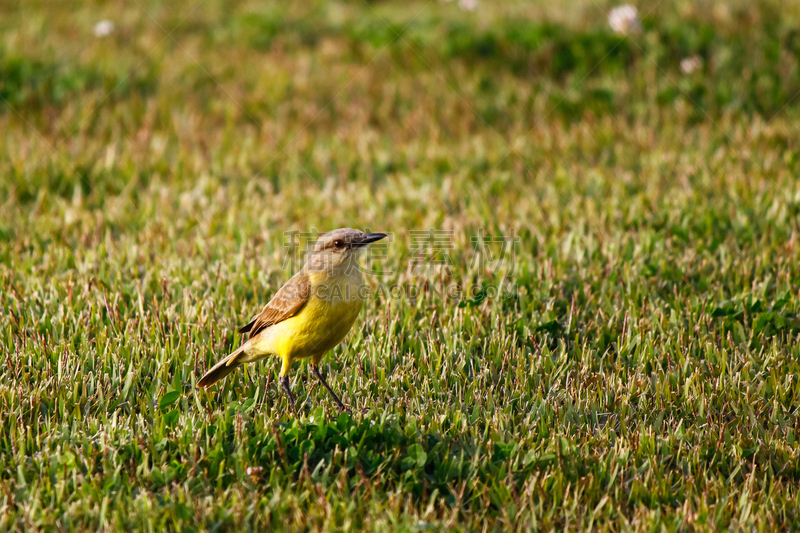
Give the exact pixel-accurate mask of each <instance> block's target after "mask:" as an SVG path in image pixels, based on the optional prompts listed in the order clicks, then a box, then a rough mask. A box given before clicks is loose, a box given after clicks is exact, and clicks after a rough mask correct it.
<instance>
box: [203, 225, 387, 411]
mask: <svg viewBox="0 0 800 533" xmlns="http://www.w3.org/2000/svg"><path fill="white" fill-rule="evenodd" d="M385 237H386V234H385V233H365V232H363V231H361V230H357V229H352V228H341V229H336V230H333V231H329V232H327V233H324V234H322V235H320V237H319V239H318V240H317V242H316V243H315V244H314V248H313V249H312V250H311V252H310V253H309V255H308V258H307V260H306V263H305V264H304V265H303V267H302V268H301V269H300V271H298V272H297V274H295V275H294V276H292V278H291V279H290V280H289V281H287V282H286V284H285V285H283V287H281V288H280V289H279V290H278V292H276V293H275V295H274V296H273V297H272V299H271V300H270V301H269V303H268V304H267V305H265V306H264V309H262V310H261V312H260V313H259V314H257V315H255V316H254V317H253V318H252V320H250V322H249V323H247V324H246V325H244V326H242V327H241V328H239V333H242V334H244V333H249V334H250V336H249V338H248V340H247V342H245V343H244V344H242V345H241V346H240V347H239V348H237V349H236V350H234V351H233V352H232V353H230V354H229V355H228V356H226V357H225V358H223V359H222V360H221V361H219V362H218V363H217V364H216V365H214V366H213V367H212V368H211V369H210V370H209V371H208V372H206V373H205V375H204V376H203V377H202V378H201V379H200V381H198V382H197V387H199V388H202V389H207V388H208V387H210V386H212V385H213V384H215V383H217V382H218V381H220V380H221V379H223V378H224V377H226V376H227V375H228V374H230V373H231V372H233V371H234V370H236V369H237V368H238V367H240V366H242V365H243V364H245V363H252V362H255V361H258V360H260V359H263V358H265V357H269V356H277V357H278V358H280V360H281V370H280V375H279V378H278V381H279V383H280V386H281V388H282V389H283V392H284V393H285V394H286V397H287V398H288V400H289V403H290V405H291V407H292V411H294V414H295V416H297V407H296V405H295V400H294V396H293V395H292V390H291V387H290V386H289V371H290V370H291V367H292V364H293V363H294V362H295V361H298V360H300V359H307V358H311V372H312V373H313V374H314V376H316V378H317V379H318V380H319V381H320V382H321V383H322V385H323V386H324V387H325V388H326V389H327V390H328V392H329V393H330V395H331V396H332V397H333V401H334V402H335V403H336V405H337V407H338V408H339V409H340V410H342V411H346V410H347V408H346V407H345V406H344V404H343V403H342V400H341V399H339V396H337V395H336V393H335V392H333V389H332V388H331V387H330V385H328V382H327V381H325V378H324V377H323V376H322V374H321V373H320V371H319V363H320V361H321V360H322V358H323V357H324V356H325V354H326V353H327V352H328V351H329V350H331V349H332V348H333V347H335V346H336V345H337V344H339V343H340V342H342V340H344V338H345V336H346V335H347V333H348V332H349V331H350V329H351V328H352V326H353V324H354V323H355V321H356V318H357V317H358V314H359V312H360V311H361V308H362V307H363V305H364V296H365V293H366V291H365V290H364V288H365V287H366V286H365V285H364V282H363V278H362V275H361V268H360V266H359V264H358V258H359V256H360V255H361V253H362V252H363V251H364V250H366V248H367V245H369V244H371V243H374V242H376V241H379V240H381V239H383V238H385Z"/></svg>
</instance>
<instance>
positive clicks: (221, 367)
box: [197, 346, 244, 389]
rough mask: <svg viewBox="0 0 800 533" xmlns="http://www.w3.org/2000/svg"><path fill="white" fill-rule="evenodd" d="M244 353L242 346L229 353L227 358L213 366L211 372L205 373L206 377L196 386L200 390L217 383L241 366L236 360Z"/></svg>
mask: <svg viewBox="0 0 800 533" xmlns="http://www.w3.org/2000/svg"><path fill="white" fill-rule="evenodd" d="M243 351H244V346H242V347H240V348H239V349H237V350H236V351H235V352H233V353H231V354H230V355H228V356H227V357H225V358H224V359H223V360H222V361H220V362H219V363H217V364H216V365H214V366H213V367H212V368H211V370H209V371H208V372H206V375H205V376H203V378H202V379H201V380H200V381H198V382H197V386H198V387H199V388H201V389H207V388H208V387H210V386H211V385H213V384H214V383H216V382H217V381H219V380H221V379H222V378H224V377H225V376H227V375H228V374H230V373H231V372H233V371H234V370H236V369H237V368H238V367H240V366H242V363H237V362H236V359H237V358H238V357H239V354H241V353H242V352H243Z"/></svg>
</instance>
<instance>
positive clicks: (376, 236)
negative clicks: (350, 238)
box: [353, 233, 386, 247]
mask: <svg viewBox="0 0 800 533" xmlns="http://www.w3.org/2000/svg"><path fill="white" fill-rule="evenodd" d="M384 237H386V234H385V233H367V235H366V236H365V237H364V238H363V239H361V240H360V241H359V242H354V243H353V246H355V247H361V246H366V245H367V244H370V243H373V242H375V241H379V240H381V239H383V238H384Z"/></svg>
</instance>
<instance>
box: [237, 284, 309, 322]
mask: <svg viewBox="0 0 800 533" xmlns="http://www.w3.org/2000/svg"><path fill="white" fill-rule="evenodd" d="M310 297H311V281H310V280H309V279H308V275H307V274H305V273H304V272H302V271H301V272H298V273H297V274H295V275H294V277H292V279H290V280H289V281H287V282H286V285H284V286H283V287H281V288H280V290H279V291H278V292H276V293H275V296H273V297H272V299H271V300H270V301H269V303H268V304H267V305H265V306H264V309H262V310H261V312H260V313H259V314H257V315H256V316H255V317H253V320H251V321H250V323H249V324H247V325H246V326H242V327H241V328H239V333H247V332H248V331H249V332H250V337H253V336H255V335H258V334H259V333H260V332H261V331H263V330H265V329H267V328H268V327H270V326H271V325H273V324H277V323H278V322H282V321H284V320H286V319H287V318H291V317H293V316H294V315H296V314H297V313H298V312H299V311H300V309H302V308H303V306H304V305H305V304H306V302H307V301H308V299H309V298H310Z"/></svg>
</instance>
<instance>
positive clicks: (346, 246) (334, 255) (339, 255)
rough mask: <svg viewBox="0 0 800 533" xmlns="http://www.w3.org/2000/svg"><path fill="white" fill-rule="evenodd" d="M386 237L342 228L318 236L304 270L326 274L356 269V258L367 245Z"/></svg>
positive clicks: (383, 234) (381, 234)
mask: <svg viewBox="0 0 800 533" xmlns="http://www.w3.org/2000/svg"><path fill="white" fill-rule="evenodd" d="M384 237H386V234H385V233H364V232H363V231H361V230H357V229H352V228H342V229H335V230H333V231H329V232H328V233H324V234H322V235H320V237H319V239H317V243H316V244H315V245H314V250H313V251H312V252H311V254H310V256H309V258H308V262H307V264H306V268H307V269H308V270H309V271H311V272H327V273H328V274H334V273H339V272H340V271H342V272H344V270H346V269H347V268H348V267H352V268H358V257H359V256H360V255H361V252H363V251H364V250H366V247H367V245H368V244H370V243H373V242H376V241H379V240H381V239H383V238H384Z"/></svg>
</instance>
